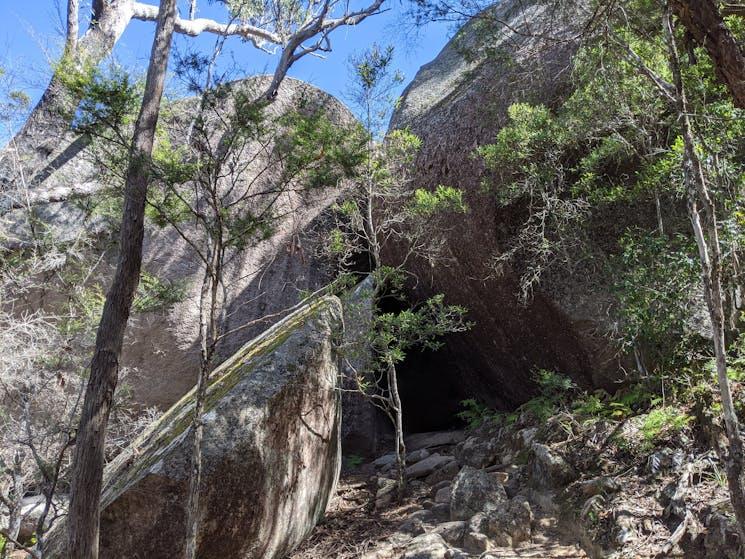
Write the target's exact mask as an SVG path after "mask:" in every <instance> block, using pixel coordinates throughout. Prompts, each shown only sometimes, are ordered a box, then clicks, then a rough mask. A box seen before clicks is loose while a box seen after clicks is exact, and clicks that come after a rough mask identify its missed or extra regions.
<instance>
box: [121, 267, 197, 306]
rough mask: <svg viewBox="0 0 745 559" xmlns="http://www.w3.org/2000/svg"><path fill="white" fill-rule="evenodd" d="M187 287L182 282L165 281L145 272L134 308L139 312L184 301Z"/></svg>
mask: <svg viewBox="0 0 745 559" xmlns="http://www.w3.org/2000/svg"><path fill="white" fill-rule="evenodd" d="M185 296H186V288H185V286H184V284H183V283H182V282H171V281H167V280H166V281H164V280H161V279H160V278H158V277H156V276H153V275H151V274H148V273H147V272H143V273H142V276H141V277H140V285H139V287H138V288H137V295H136V296H135V299H134V301H133V303H132V308H133V309H134V310H135V311H137V312H153V311H158V310H162V309H165V308H168V307H170V306H171V305H173V304H175V303H178V302H179V301H182V300H183V299H184V297H185Z"/></svg>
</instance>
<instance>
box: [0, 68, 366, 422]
mask: <svg viewBox="0 0 745 559" xmlns="http://www.w3.org/2000/svg"><path fill="white" fill-rule="evenodd" d="M266 79H270V77H266V76H257V77H252V78H249V79H246V80H242V81H239V82H235V83H233V84H231V85H230V87H232V88H233V89H234V90H236V91H240V92H244V93H246V94H249V95H250V94H252V92H254V91H257V90H261V89H262V87H263V86H264V85H265V81H266ZM230 98H231V97H230V96H227V97H226V100H224V101H221V102H223V103H225V106H224V107H223V106H221V107H220V109H219V110H221V111H222V112H224V113H227V112H228V111H229V107H230V105H229V104H230V102H231V101H230ZM198 102H199V101H198V99H196V98H192V99H184V100H181V101H179V102H178V106H179V107H180V108H183V109H184V110H183V112H184V113H186V114H189V111H190V110H191V109H192V108H193V109H196V107H197V106H198ZM268 110H269V111H270V112H269V117H268V118H269V119H270V120H271V122H274V121H275V120H279V119H281V118H282V116H283V115H286V114H288V113H289V112H290V111H301V110H307V111H316V110H322V111H323V112H324V115H325V117H326V118H328V120H330V121H331V122H332V123H334V124H338V125H339V126H352V125H354V123H356V120H355V119H354V117H353V115H352V114H351V112H350V111H349V110H348V109H347V108H346V107H345V106H344V105H343V104H342V103H340V102H339V101H337V100H336V99H335V98H333V97H332V96H330V95H328V94H326V93H324V92H322V91H320V90H319V89H317V88H315V87H313V86H311V85H308V84H306V83H304V82H301V81H299V80H296V79H291V78H288V79H287V80H286V81H285V82H284V83H283V84H282V86H281V88H280V90H279V94H278V96H277V99H276V100H275V102H274V103H273V104H272V105H271V106H270V108H269V109H268ZM171 112H173V113H178V114H180V111H175V110H174V111H171ZM166 116H167V117H168V118H166V117H164V119H163V122H162V125H163V126H164V127H166V128H168V129H169V130H170V131H171V134H170V135H171V137H172V138H173V140H172V141H173V143H174V145H175V146H177V145H178V141H180V138H185V137H186V134H187V132H186V129H187V127H188V124H189V123H188V122H186V123H185V122H182V120H184V119H179V118H177V117H173V118H172V119H171V117H170V116H168V114H167V115H166ZM272 126H274V125H272ZM218 130H219V129H218ZM269 148H271V146H269ZM92 149H93V148H91V147H85V146H82V147H81V146H78V147H76V148H75V149H73V146H72V145H71V146H70V150H68V152H69V153H68V155H67V156H66V157H65V158H62V159H61V160H60V161H59V162H58V165H56V166H55V167H54V168H50V169H49V170H48V171H46V172H45V173H44V174H46V175H47V176H46V178H44V180H43V181H41V182H40V183H39V184H38V185H35V186H34V189H33V191H32V192H31V193H30V197H31V199H32V202H33V205H34V214H35V219H36V220H37V225H36V226H37V227H38V228H42V229H43V230H44V231H45V234H46V235H48V236H49V238H51V239H55V240H56V241H57V242H60V243H68V244H70V245H71V246H75V247H79V246H85V247H88V248H87V249H85V250H86V251H87V252H85V254H87V258H88V260H89V261H90V262H91V263H96V265H95V267H94V269H93V272H92V273H91V275H90V278H89V281H88V284H89V287H91V288H100V289H99V290H100V292H101V293H105V291H106V289H107V287H108V285H109V283H110V279H111V276H112V274H113V272H114V267H115V265H116V256H117V254H116V248H115V247H112V244H113V241H114V239H115V238H117V233H116V226H115V225H112V224H110V223H109V218H106V217H104V216H102V212H101V210H100V209H96V208H97V206H96V204H97V203H98V202H100V198H101V191H102V189H103V188H105V187H106V186H107V185H106V184H103V183H104V182H105V181H102V177H101V173H100V171H99V169H98V168H97V166H96V164H95V161H96V158H97V153H95V152H93V151H91V150H92ZM245 151H246V154H245V159H246V161H245V162H243V166H239V168H240V169H241V171H240V174H239V175H238V176H237V179H240V180H242V181H244V182H245V183H246V184H249V183H250V184H255V186H254V188H255V189H256V190H257V191H264V190H266V191H269V190H271V187H272V186H273V185H275V183H274V182H272V181H274V180H275V179H276V178H277V177H276V176H274V175H272V174H271V173H267V172H266V170H265V166H266V164H267V163H266V156H265V153H264V152H263V151H261V150H260V149H259V148H257V150H256V153H257V154H258V156H256V155H254V152H253V151H252V149H246V150H245ZM265 151H266V150H265ZM269 151H271V150H269ZM254 181H256V182H254ZM275 186H276V185H275ZM296 186H298V187H299V186H302V185H296ZM347 186H348V185H346V184H339V185H337V184H333V185H324V186H323V187H322V188H293V189H292V191H288V192H286V193H284V194H283V195H282V196H281V197H280V199H279V200H278V201H277V202H276V203H275V205H274V209H275V211H276V213H277V215H281V216H283V217H282V218H281V219H278V220H277V221H276V222H275V223H274V227H273V234H272V235H271V237H270V238H268V239H266V240H263V241H260V242H258V243H255V244H252V246H249V247H247V248H246V249H245V250H243V251H241V252H240V254H238V255H237V256H235V257H231V258H230V259H229V263H228V264H227V266H226V268H225V277H224V286H225V291H224V293H223V294H222V296H223V297H224V306H225V310H226V312H225V320H224V323H223V324H222V325H221V326H222V328H221V329H222V331H223V332H226V333H227V334H226V335H225V337H224V338H223V340H222V341H221V343H220V346H219V347H218V355H217V362H218V363H219V362H220V361H222V360H224V359H227V358H228V357H229V356H230V355H232V354H233V353H234V352H235V351H237V350H238V349H239V348H240V347H241V346H242V345H243V344H244V343H245V342H246V340H248V339H251V338H253V337H254V336H257V335H258V334H260V333H261V332H262V331H263V330H264V329H266V328H267V327H268V326H270V325H271V324H273V323H274V322H276V321H277V320H278V319H279V318H281V317H282V316H284V313H283V311H285V309H288V308H291V307H293V306H294V305H295V304H297V303H298V302H299V301H300V299H301V298H302V293H307V292H315V291H316V290H318V289H320V288H321V287H323V286H325V285H326V284H328V283H329V282H330V281H331V280H332V279H333V277H334V274H335V270H334V267H333V265H332V264H331V263H330V262H328V261H326V259H324V258H323V257H322V256H321V251H320V250H318V245H319V243H320V242H321V240H322V239H324V238H325V237H324V235H325V233H324V232H325V231H328V228H329V227H330V225H331V223H330V221H329V220H328V219H327V217H326V215H325V212H326V210H327V209H328V208H329V206H330V205H332V204H333V203H334V202H335V201H337V200H338V199H339V197H340V196H342V195H343V192H344V190H345V188H346V187H347ZM262 200H264V199H263V198H262V197H261V196H257V197H255V198H252V201H251V203H252V204H257V205H260V204H261V203H262ZM91 208H94V209H91ZM42 226H43V227H42ZM112 231H113V233H112ZM30 234H31V233H30V222H29V219H28V212H27V211H26V210H25V209H16V210H13V211H6V210H3V209H2V208H0V246H2V247H4V248H5V247H14V246H23V243H24V242H27V240H28V239H29V236H30ZM109 238H111V240H109V241H107V239H109ZM76 239H79V240H78V241H76ZM60 258H61V259H62V260H63V261H64V255H61V257H60ZM143 271H144V272H146V273H148V274H150V275H152V276H155V277H156V278H157V279H158V280H160V281H161V282H162V283H163V284H164V285H173V286H176V287H178V290H179V291H181V292H182V295H181V296H180V297H179V300H178V301H176V302H174V303H172V304H169V305H168V306H167V307H165V308H162V309H159V310H155V311H147V312H133V314H132V316H131V317H130V320H129V323H128V327H127V336H126V338H125V343H124V347H123V353H122V362H121V366H122V367H123V368H126V369H127V370H128V371H129V375H128V380H127V382H128V384H129V385H130V388H131V390H132V401H133V403H134V404H136V405H138V406H141V407H151V406H155V407H157V408H160V409H161V410H165V409H167V408H169V407H170V406H171V405H172V404H174V403H175V402H176V401H177V400H178V399H179V398H181V396H183V395H184V394H185V393H186V392H187V391H189V390H190V389H191V387H192V386H193V385H194V383H195V381H196V371H198V365H199V343H198V332H199V329H198V325H199V312H198V307H199V305H198V301H199V289H200V284H201V279H202V263H201V260H200V259H199V257H198V256H197V255H196V254H195V251H194V250H193V249H192V247H190V246H189V244H188V243H187V242H186V241H185V240H184V239H182V238H181V236H180V235H179V234H178V233H177V232H176V231H175V230H174V229H173V228H171V227H159V226H157V225H156V224H155V223H153V221H152V220H150V219H148V220H146V230H145V240H144V251H143ZM51 291H52V293H50V294H45V295H44V297H43V298H40V299H42V300H40V301H38V302H37V301H31V302H30V307H29V308H28V309H24V310H28V311H29V312H34V311H35V310H37V309H38V308H39V307H42V306H43V305H46V307H43V308H44V310H47V311H49V312H51V313H52V314H58V311H57V309H56V308H55V307H54V306H53V305H55V304H57V303H56V302H55V301H56V297H57V298H58V297H62V299H63V301H62V303H64V297H65V293H60V294H59V295H56V294H55V293H54V290H51ZM62 303H60V304H62ZM267 316H268V317H269V318H268V319H267V320H258V319H261V318H262V317H267ZM246 325H248V326H246ZM85 351H86V352H87V351H88V350H87V349H86V350H85Z"/></svg>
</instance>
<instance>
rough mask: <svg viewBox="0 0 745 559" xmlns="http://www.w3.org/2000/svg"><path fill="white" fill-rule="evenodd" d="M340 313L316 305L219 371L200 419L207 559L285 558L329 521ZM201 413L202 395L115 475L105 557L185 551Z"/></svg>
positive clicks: (144, 441)
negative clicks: (195, 431)
mask: <svg viewBox="0 0 745 559" xmlns="http://www.w3.org/2000/svg"><path fill="white" fill-rule="evenodd" d="M341 313H342V311H341V304H340V302H339V300H338V299H336V298H335V297H325V298H321V299H317V300H316V301H314V302H312V303H309V304H308V305H306V306H304V307H302V308H301V309H300V310H298V311H296V312H295V313H293V314H291V315H290V316H288V317H286V318H285V319H283V320H282V321H280V322H279V323H277V324H276V325H274V326H273V327H272V328H270V329H269V330H267V331H266V332H265V333H264V334H262V335H261V336H259V337H257V338H255V339H254V340H252V341H251V342H249V343H248V344H246V345H245V346H244V347H243V348H241V349H240V350H239V351H238V352H237V353H236V354H235V355H233V356H232V357H231V358H230V359H228V360H227V361H226V362H225V363H223V364H222V365H221V366H220V367H219V368H218V369H217V370H215V372H214V373H213V379H212V380H211V382H210V386H209V389H208V394H207V402H206V406H205V414H204V415H203V421H204V425H205V432H204V443H203V449H202V453H203V454H202V455H203V458H202V460H203V477H202V485H201V494H200V517H199V524H200V528H199V534H198V549H197V556H198V557H200V559H212V558H214V559H217V558H225V557H234V558H236V559H272V558H279V557H284V556H286V555H287V554H288V553H290V552H291V551H292V550H293V549H294V548H295V547H296V546H297V545H298V544H299V543H300V542H301V541H302V540H303V538H305V537H306V536H307V535H308V534H309V532H310V531H311V530H312V528H313V527H314V526H315V524H316V523H317V522H318V521H319V520H320V518H321V517H322V516H323V514H324V512H325V510H326V506H327V503H328V500H329V497H330V496H331V495H332V494H333V491H334V488H335V485H336V482H337V479H338V475H339V469H340V464H341V452H340V442H339V440H340V437H339V435H340V426H339V421H340V417H341V409H340V398H339V391H338V390H337V380H338V376H339V363H338V361H339V356H338V353H337V347H336V344H337V343H338V341H339V339H340V335H341V331H342V328H343V326H342V314H341ZM193 406H194V391H192V392H190V393H188V394H187V395H186V396H184V398H182V399H181V400H180V401H179V402H178V403H177V404H175V405H174V406H173V407H172V408H171V409H169V410H168V411H167V412H166V413H165V415H163V416H162V418H161V419H159V420H158V421H157V422H156V423H155V424H154V425H153V426H151V427H150V428H148V430H147V431H146V432H145V433H144V434H143V435H142V436H141V437H140V438H139V439H137V440H136V441H135V442H134V443H133V444H132V445H131V446H130V447H129V448H128V449H126V450H125V451H123V452H122V453H121V454H120V455H119V456H118V457H117V458H116V459H115V460H114V461H113V462H112V463H111V464H110V465H109V466H108V467H107V469H106V471H105V474H104V489H103V493H102V516H101V542H100V545H101V557H102V558H111V559H114V558H121V557H128V558H137V557H143V558H144V557H147V558H148V559H161V558H162V559H166V558H171V557H179V556H181V555H182V554H183V547H184V540H185V531H184V521H185V503H186V494H187V491H188V485H189V474H190V456H191V448H192V444H193V443H192V441H193V435H192V429H191V417H192V413H193V411H192V410H193ZM56 528H57V530H58V531H57V534H58V535H61V534H62V533H64V525H63V526H58V527H56ZM60 539H62V538H60ZM54 556H57V555H54Z"/></svg>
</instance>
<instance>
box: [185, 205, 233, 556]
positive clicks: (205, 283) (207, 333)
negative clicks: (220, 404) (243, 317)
mask: <svg viewBox="0 0 745 559" xmlns="http://www.w3.org/2000/svg"><path fill="white" fill-rule="evenodd" d="M216 213H218V221H219V212H216ZM219 227H220V230H221V229H222V225H220V226H219ZM218 238H219V239H220V240H221V239H222V235H221V234H220V233H218ZM215 244H216V245H217V246H212V247H211V248H212V250H211V255H210V257H209V258H210V262H208V263H206V265H205V272H204V279H203V280H202V289H201V293H200V298H199V339H200V343H201V351H200V366H199V378H198V379H197V393H196V399H195V403H194V417H193V418H192V430H193V431H194V443H193V445H192V453H191V476H190V478H189V494H188V496H187V505H186V546H185V552H184V557H185V559H195V558H196V557H197V543H198V542H197V534H198V532H199V486H200V484H201V480H202V439H203V438H204V422H203V421H202V415H203V414H204V401H205V398H206V396H207V385H208V383H209V375H210V372H211V369H212V358H213V356H214V354H215V349H216V347H217V341H218V339H219V331H218V323H217V315H218V305H219V290H218V288H219V286H220V281H221V279H222V259H223V254H224V247H222V246H221V243H220V241H218V242H217V243H215Z"/></svg>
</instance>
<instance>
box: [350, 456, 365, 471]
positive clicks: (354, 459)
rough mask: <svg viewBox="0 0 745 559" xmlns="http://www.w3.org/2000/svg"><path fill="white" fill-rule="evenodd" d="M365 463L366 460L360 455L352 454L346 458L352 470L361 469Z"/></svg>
mask: <svg viewBox="0 0 745 559" xmlns="http://www.w3.org/2000/svg"><path fill="white" fill-rule="evenodd" d="M364 461H365V459H364V458H362V456H360V455H358V454H350V455H349V456H347V457H346V462H347V467H348V468H351V469H356V468H359V467H360V466H361V465H362V464H363V463H364Z"/></svg>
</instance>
